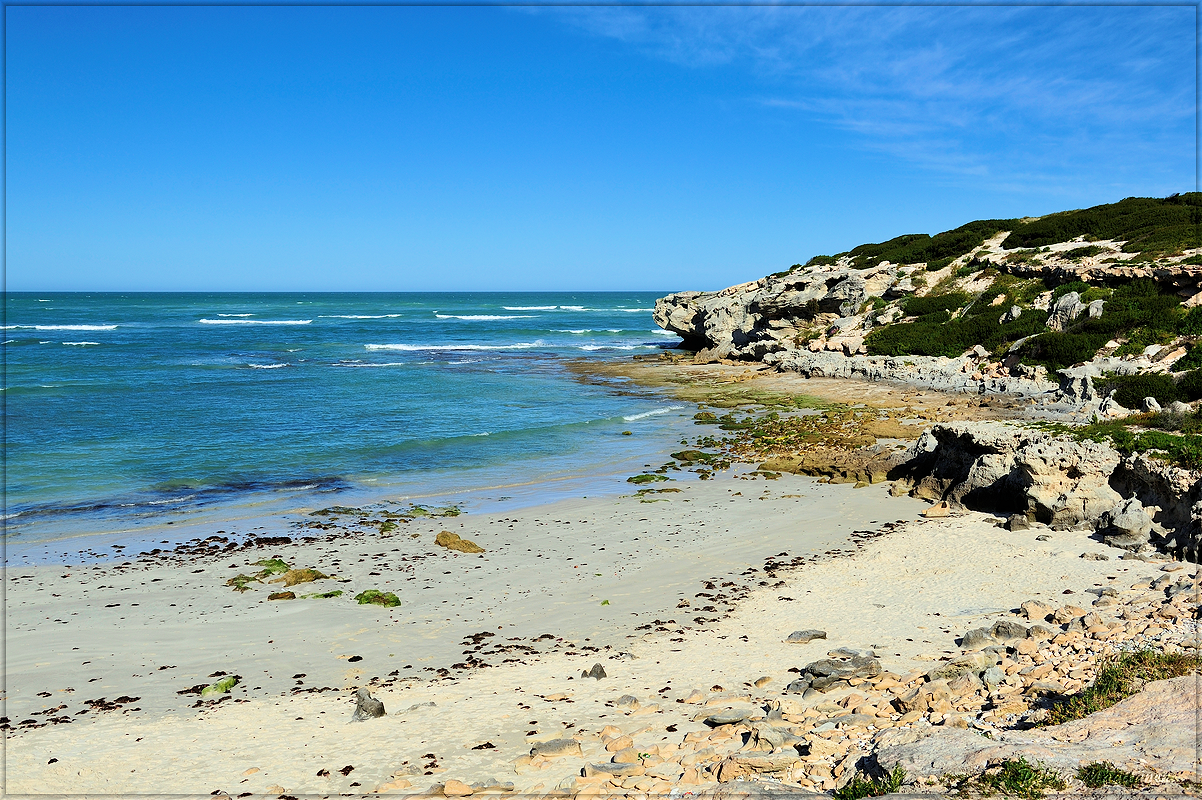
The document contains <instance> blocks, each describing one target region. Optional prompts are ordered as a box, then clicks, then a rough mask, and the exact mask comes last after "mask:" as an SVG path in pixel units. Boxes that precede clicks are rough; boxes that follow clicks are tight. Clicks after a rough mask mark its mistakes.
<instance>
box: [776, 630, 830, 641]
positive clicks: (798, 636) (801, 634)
mask: <svg viewBox="0 0 1202 800" xmlns="http://www.w3.org/2000/svg"><path fill="white" fill-rule="evenodd" d="M825 638H826V631H820V630H817V629H814V628H807V629H806V630H802V631H793V632H792V633H790V634H789V635H788V637H786V638H785V642H787V643H788V644H808V643H810V642H812V641H814V640H815V639H825Z"/></svg>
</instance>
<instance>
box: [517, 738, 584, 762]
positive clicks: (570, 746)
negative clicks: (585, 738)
mask: <svg viewBox="0 0 1202 800" xmlns="http://www.w3.org/2000/svg"><path fill="white" fill-rule="evenodd" d="M530 755H532V756H542V757H543V758H562V757H564V756H579V755H583V753H582V751H581V749H580V742H578V741H576V740H575V739H551V740H550V741H547V742H538V743H537V744H535V745H534V746H533V747H531V748H530Z"/></svg>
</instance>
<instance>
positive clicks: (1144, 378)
mask: <svg viewBox="0 0 1202 800" xmlns="http://www.w3.org/2000/svg"><path fill="white" fill-rule="evenodd" d="M1094 386H1095V387H1096V388H1098V389H1100V390H1101V391H1108V390H1112V389H1113V390H1114V399H1115V402H1117V403H1118V404H1119V405H1120V406H1122V407H1123V408H1138V407H1139V404H1140V402H1141V401H1142V400H1143V399H1144V398H1145V397H1155V398H1156V402H1158V403H1160V404H1161V405H1168V404H1169V403H1171V402H1173V401H1174V400H1180V399H1181V390H1180V389H1179V388H1178V386H1177V383H1176V381H1174V380H1173V378H1172V377H1171V376H1169V375H1163V374H1158V373H1137V374H1135V375H1106V376H1105V377H1102V378H1099V379H1098V380H1095V381H1094Z"/></svg>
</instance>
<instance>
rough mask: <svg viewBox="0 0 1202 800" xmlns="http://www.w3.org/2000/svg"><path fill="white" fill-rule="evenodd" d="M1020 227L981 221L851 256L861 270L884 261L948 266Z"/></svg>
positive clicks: (1012, 223) (872, 247)
mask: <svg viewBox="0 0 1202 800" xmlns="http://www.w3.org/2000/svg"><path fill="white" fill-rule="evenodd" d="M1016 224H1018V221H1017V220H1012V219H981V220H976V221H974V222H969V223H968V224H966V225H961V226H960V227H959V228H955V229H953V230H950V231H944V232H943V233H937V234H935V235H934V236H928V235H927V234H925V233H908V234H905V235H903V236H897V237H895V238H893V239H890V240H889V241H887V242H880V243H878V244H862V245H860V246H859V247H856V248H854V249H852V250H851V251H850V252H849V253H848V255H850V256H852V257H853V258H854V259H855V261H856V264H857V265H858V266H864V267H870V266H875V265H876V264H879V263H880V262H882V261H890V262H892V263H894V264H919V263H922V262H926V263H927V264H928V265H929V264H930V263H931V262H932V261H937V260H939V259H947V261H946V262H945V264H944V266H946V265H947V264H949V263H951V261H952V259H955V258H957V257H959V256H962V255H966V254H968V253H971V252H972V251H973V250H974V249H976V248H977V247H980V246H981V245H982V244H983V243H984V242H985V240H986V239H988V238H989V237H990V236H993V235H994V234H995V233H997V232H998V231H1004V230H1007V229H1012V228H1013V227H1014V226H1015V225H1016ZM928 269H930V266H928Z"/></svg>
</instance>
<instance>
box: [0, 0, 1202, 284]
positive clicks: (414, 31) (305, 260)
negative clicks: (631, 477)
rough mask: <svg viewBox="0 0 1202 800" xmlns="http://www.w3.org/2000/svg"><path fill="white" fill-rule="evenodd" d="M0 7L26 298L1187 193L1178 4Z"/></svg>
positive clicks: (433, 268)
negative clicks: (3, 14)
mask: <svg viewBox="0 0 1202 800" xmlns="http://www.w3.org/2000/svg"><path fill="white" fill-rule="evenodd" d="M6 13H7V19H6V44H7V86H6V89H7V165H6V168H7V253H6V256H7V260H6V268H7V273H6V277H7V288H8V289H9V290H10V291H19V290H124V291H132V290H267V291H269V290H358V291H363V290H382V291H383V290H388V291H406V290H413V291H422V290H468V289H477V290H505V289H514V290H538V289H548V290H557V289H581V290H583V289H649V290H665V291H666V290H677V289H715V288H720V287H723V286H726V285H729V284H733V283H738V282H741V281H745V280H751V279H754V278H757V277H760V276H762V275H764V274H766V273H768V272H774V271H777V270H779V269H782V268H785V267H788V266H789V265H790V264H793V263H795V262H798V261H804V260H806V259H807V258H809V257H810V256H812V255H815V254H818V253H830V252H835V251H840V250H846V249H849V248H850V247H852V246H854V245H857V244H860V243H862V242H865V241H880V240H883V239H886V238H890V237H892V236H896V235H898V234H901V233H909V232H928V233H934V232H937V231H940V230H946V229H948V228H951V227H955V226H957V225H959V224H962V223H964V222H967V221H969V220H972V219H978V218H984V217H1012V216H1025V215H1038V214H1044V213H1048V212H1051V211H1058V210H1063V209H1066V208H1080V207H1085V206H1090V205H1095V204H1098V203H1104V202H1113V201H1115V200H1119V199H1121V198H1123V197H1128V196H1133V195H1139V196H1164V195H1167V194H1171V193H1173V192H1179V191H1192V190H1193V189H1194V181H1195V150H1194V119H1195V65H1194V53H1195V13H1196V10H1195V9H1194V8H1193V7H1150V6H1145V7H1095V8H1081V7H1077V8H1074V7H1044V8H1017V7H1010V8H1005V7H1003V8H983V7H961V8H930V7H928V8H923V7H901V8H897V7H895V8H872V7H843V8H782V7H756V8H683V7H680V8H638V7H626V8H584V7H579V8H535V9H531V8H453V7H451V8H396V7H368V8H362V7H357V8H316V7H302V8H284V7H254V8H250V7H233V8H230V7H220V8H216V7H214V8H149V7H126V8H101V7H75V8H61V7H45V8H28V7H21V8H14V7H9V8H8V9H7V11H6Z"/></svg>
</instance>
